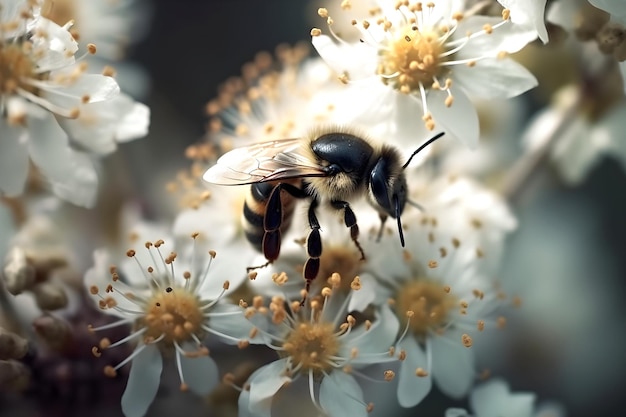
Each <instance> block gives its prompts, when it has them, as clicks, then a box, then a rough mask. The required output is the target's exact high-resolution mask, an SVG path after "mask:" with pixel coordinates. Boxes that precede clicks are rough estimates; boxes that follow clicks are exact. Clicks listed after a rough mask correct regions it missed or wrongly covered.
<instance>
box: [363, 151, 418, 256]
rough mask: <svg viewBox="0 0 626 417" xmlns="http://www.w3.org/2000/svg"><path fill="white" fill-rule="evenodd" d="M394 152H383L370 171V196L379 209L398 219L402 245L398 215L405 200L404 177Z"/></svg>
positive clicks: (401, 238)
mask: <svg viewBox="0 0 626 417" xmlns="http://www.w3.org/2000/svg"><path fill="white" fill-rule="evenodd" d="M398 161H399V160H398V157H397V155H396V154H395V153H394V152H389V153H387V152H383V155H382V156H381V158H380V159H378V161H377V162H376V165H374V168H373V169H372V171H371V173H370V178H369V186H370V198H371V200H372V202H373V203H374V205H375V206H376V207H377V209H378V210H379V211H381V212H382V213H383V214H385V215H386V216H390V217H392V218H394V219H397V221H398V233H399V234H400V243H402V246H404V234H403V233H402V223H401V222H400V215H401V214H402V211H403V210H404V206H405V205H406V202H407V197H408V196H407V184H406V177H405V176H404V172H402V168H401V167H400V164H399V162H398Z"/></svg>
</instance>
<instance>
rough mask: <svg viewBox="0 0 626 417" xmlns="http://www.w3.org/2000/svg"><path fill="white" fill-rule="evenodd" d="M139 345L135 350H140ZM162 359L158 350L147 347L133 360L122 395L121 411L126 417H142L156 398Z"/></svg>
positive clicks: (152, 346)
mask: <svg viewBox="0 0 626 417" xmlns="http://www.w3.org/2000/svg"><path fill="white" fill-rule="evenodd" d="M143 346H144V345H139V346H138V347H137V349H142V348H143ZM162 370H163V359H162V358H161V352H159V348H158V347H157V346H154V345H148V346H145V348H143V351H142V352H140V353H139V354H138V355H137V356H135V357H134V358H133V361H132V365H131V368H130V374H129V375H128V382H127V383H126V390H124V395H122V411H123V412H124V415H125V416H126V417H143V416H144V415H145V414H146V412H147V411H148V407H150V404H152V401H153V400H154V397H155V396H156V393H157V390H158V389H159V384H160V382H161V371H162Z"/></svg>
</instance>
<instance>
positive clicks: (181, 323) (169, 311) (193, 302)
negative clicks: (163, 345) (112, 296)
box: [140, 287, 204, 343]
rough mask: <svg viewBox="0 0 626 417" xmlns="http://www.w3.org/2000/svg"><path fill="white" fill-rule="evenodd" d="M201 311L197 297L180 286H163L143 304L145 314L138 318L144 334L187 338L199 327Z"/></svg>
mask: <svg viewBox="0 0 626 417" xmlns="http://www.w3.org/2000/svg"><path fill="white" fill-rule="evenodd" d="M203 320H204V315H203V312H202V309H201V308H200V300H199V299H198V297H197V296H196V295H194V294H192V293H190V292H188V291H186V290H185V289H183V288H180V287H177V288H175V289H172V288H170V287H168V288H167V290H166V291H164V292H160V293H158V294H157V295H155V296H154V297H153V298H152V299H151V300H150V301H149V302H148V304H147V308H146V315H145V317H143V318H142V319H140V321H141V322H142V325H143V326H145V327H146V328H147V330H146V338H154V339H156V338H158V337H161V336H162V335H163V336H164V337H163V340H164V341H166V342H170V343H172V342H183V341H186V340H190V339H191V338H192V335H197V334H198V332H199V331H200V330H201V328H202V327H201V326H202V322H203Z"/></svg>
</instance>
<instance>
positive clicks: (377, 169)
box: [370, 158, 395, 217]
mask: <svg viewBox="0 0 626 417" xmlns="http://www.w3.org/2000/svg"><path fill="white" fill-rule="evenodd" d="M387 172H388V170H387V160H386V159H384V158H380V159H379V160H378V162H377V163H376V165H375V166H374V169H372V173H371V174H370V188H371V190H372V195H373V196H374V198H375V199H376V203H378V205H380V206H381V207H382V208H383V209H384V210H385V211H386V212H387V213H388V214H389V215H391V216H392V217H395V216H394V213H393V212H392V209H391V201H390V198H389V197H390V196H389V185H388V180H389V178H388V175H387Z"/></svg>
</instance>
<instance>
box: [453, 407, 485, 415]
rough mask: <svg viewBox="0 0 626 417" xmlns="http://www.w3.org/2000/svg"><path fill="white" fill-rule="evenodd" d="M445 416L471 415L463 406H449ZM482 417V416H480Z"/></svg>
mask: <svg viewBox="0 0 626 417" xmlns="http://www.w3.org/2000/svg"><path fill="white" fill-rule="evenodd" d="M445 417H471V416H470V414H469V413H468V412H467V410H464V409H462V408H448V409H447V410H446V414H445ZM480 417H482V416H480Z"/></svg>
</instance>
